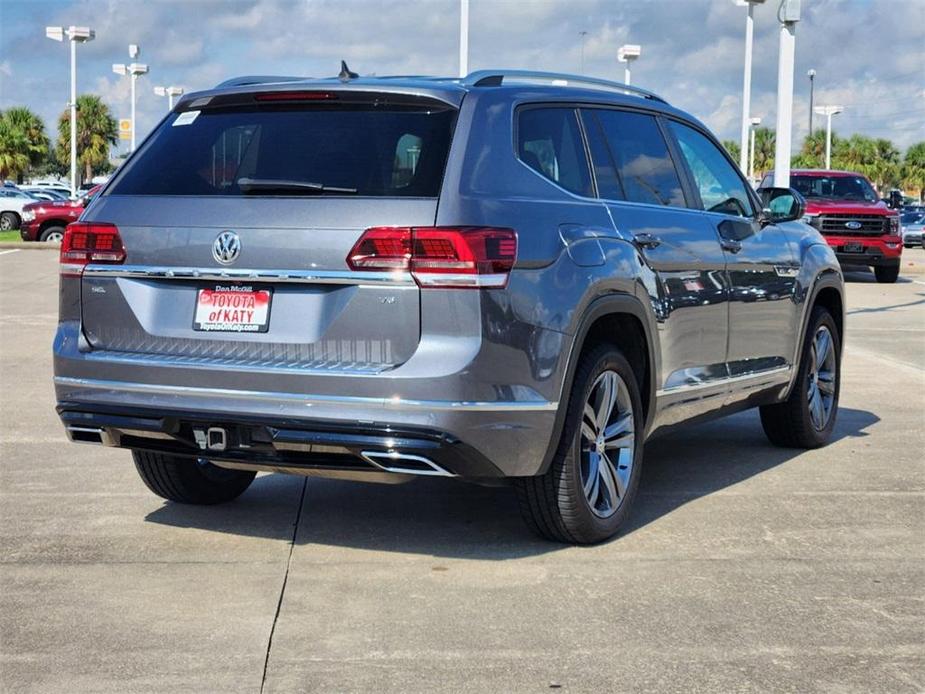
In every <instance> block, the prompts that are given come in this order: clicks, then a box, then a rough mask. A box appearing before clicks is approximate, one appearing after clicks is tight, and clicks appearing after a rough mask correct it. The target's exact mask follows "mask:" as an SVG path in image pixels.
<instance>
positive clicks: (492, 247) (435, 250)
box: [347, 227, 517, 288]
mask: <svg viewBox="0 0 925 694" xmlns="http://www.w3.org/2000/svg"><path fill="white" fill-rule="evenodd" d="M516 259H517V233H516V232H515V231H514V230H513V229H500V228H495V227H373V228H372V229H367V230H366V231H365V232H364V233H363V236H361V237H360V240H359V241H357V242H356V244H355V245H354V247H353V248H352V249H351V251H350V255H348V256H347V264H348V265H349V266H350V268H351V269H353V270H377V271H385V272H394V271H402V270H404V271H410V272H411V274H412V276H413V277H414V279H415V281H416V282H417V283H418V284H419V285H420V286H421V287H454V288H460V287H503V286H505V285H506V284H507V279H508V275H509V274H510V272H511V270H512V269H513V267H514V261H515V260H516Z"/></svg>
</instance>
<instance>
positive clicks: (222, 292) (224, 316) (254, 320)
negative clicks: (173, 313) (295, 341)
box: [193, 284, 273, 333]
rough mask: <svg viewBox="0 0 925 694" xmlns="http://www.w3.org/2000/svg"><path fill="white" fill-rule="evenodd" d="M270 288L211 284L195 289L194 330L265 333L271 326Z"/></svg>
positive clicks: (271, 293)
mask: <svg viewBox="0 0 925 694" xmlns="http://www.w3.org/2000/svg"><path fill="white" fill-rule="evenodd" d="M272 303H273V290H272V289H263V288H260V289H255V288H254V287H251V286H236V285H221V284H219V285H214V286H211V287H202V288H200V289H199V290H197V292H196V307H195V309H194V310H193V330H196V331H200V332H213V333H265V332H267V331H268V330H269V329H270V306H271V304H272Z"/></svg>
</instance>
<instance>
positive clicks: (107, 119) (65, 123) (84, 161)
mask: <svg viewBox="0 0 925 694" xmlns="http://www.w3.org/2000/svg"><path fill="white" fill-rule="evenodd" d="M118 136H119V131H118V126H117V124H116V119H115V118H113V117H112V113H111V112H110V111H109V107H108V106H107V105H106V104H104V103H103V101H102V99H100V97H98V96H96V95H95V94H81V95H80V96H78V97H77V160H78V161H79V162H80V165H81V166H82V167H83V169H84V178H83V180H85V181H89V180H90V179H91V178H93V171H94V169H96V170H100V169H105V168H106V167H107V166H108V165H109V149H110V147H111V146H112V145H114V144H116V142H117V141H118ZM70 141H71V121H70V114H69V112H68V111H65V112H64V113H62V114H61V117H60V118H59V119H58V146H57V148H56V150H57V152H58V161H60V162H61V163H62V164H67V163H68V162H69V161H70V156H71V145H70Z"/></svg>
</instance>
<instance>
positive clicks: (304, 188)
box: [238, 177, 357, 194]
mask: <svg viewBox="0 0 925 694" xmlns="http://www.w3.org/2000/svg"><path fill="white" fill-rule="evenodd" d="M238 188H239V189H240V190H241V192H242V193H252V192H253V193H256V192H261V193H265V192H267V191H272V190H276V191H280V192H284V193H316V194H321V193H356V192H357V189H356V188H339V187H337V186H326V185H324V184H323V183H315V182H314V181H289V180H284V179H276V178H247V177H244V178H239V179H238Z"/></svg>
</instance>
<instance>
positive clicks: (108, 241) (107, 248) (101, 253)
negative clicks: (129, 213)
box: [61, 222, 125, 275]
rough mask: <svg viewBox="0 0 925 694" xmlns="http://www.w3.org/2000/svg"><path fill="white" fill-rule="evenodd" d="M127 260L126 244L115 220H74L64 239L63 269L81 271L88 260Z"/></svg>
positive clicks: (62, 252)
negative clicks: (124, 245)
mask: <svg viewBox="0 0 925 694" xmlns="http://www.w3.org/2000/svg"><path fill="white" fill-rule="evenodd" d="M122 262H125V248H124V247H123V246H122V237H121V236H120V235H119V228H118V227H117V226H116V225H115V224H108V223H105V222H74V223H72V224H68V225H67V228H66V229H65V230H64V239H63V240H62V241H61V272H62V273H63V274H77V275H79V274H80V273H81V272H82V270H83V266H84V265H87V264H88V263H108V264H114V265H118V264H119V263H122Z"/></svg>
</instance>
